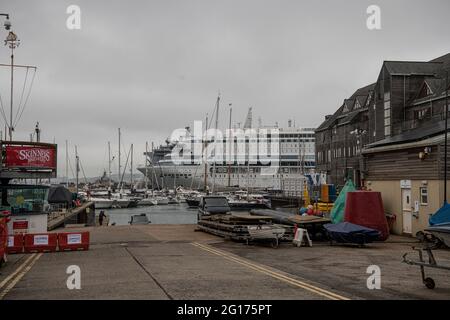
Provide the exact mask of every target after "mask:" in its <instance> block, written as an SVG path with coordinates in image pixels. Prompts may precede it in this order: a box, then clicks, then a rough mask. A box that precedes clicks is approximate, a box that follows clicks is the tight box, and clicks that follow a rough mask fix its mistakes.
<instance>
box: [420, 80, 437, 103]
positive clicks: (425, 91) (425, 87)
mask: <svg viewBox="0 0 450 320" xmlns="http://www.w3.org/2000/svg"><path fill="white" fill-rule="evenodd" d="M432 94H433V91H432V90H431V88H430V86H429V85H428V84H427V83H426V82H424V83H423V86H422V89H420V92H419V96H418V97H417V98H419V99H420V98H425V97H428V96H431V95H432Z"/></svg>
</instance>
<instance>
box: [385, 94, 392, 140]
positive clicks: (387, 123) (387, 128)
mask: <svg viewBox="0 0 450 320" xmlns="http://www.w3.org/2000/svg"><path fill="white" fill-rule="evenodd" d="M389 98H390V93H389V92H386V93H385V94H384V135H385V136H389V135H391V101H390V100H389Z"/></svg>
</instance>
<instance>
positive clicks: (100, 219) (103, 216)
mask: <svg viewBox="0 0 450 320" xmlns="http://www.w3.org/2000/svg"><path fill="white" fill-rule="evenodd" d="M105 217H106V215H105V211H103V210H101V211H100V214H99V215H98V223H99V224H100V225H103V220H104V219H105Z"/></svg>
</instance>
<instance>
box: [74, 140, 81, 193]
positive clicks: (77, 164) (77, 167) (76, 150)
mask: <svg viewBox="0 0 450 320" xmlns="http://www.w3.org/2000/svg"><path fill="white" fill-rule="evenodd" d="M75 166H76V167H75V171H76V172H75V176H76V190H77V194H78V173H79V172H80V158H79V157H78V149H77V146H75Z"/></svg>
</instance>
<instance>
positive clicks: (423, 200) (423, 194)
mask: <svg viewBox="0 0 450 320" xmlns="http://www.w3.org/2000/svg"><path fill="white" fill-rule="evenodd" d="M420 204H421V205H427V204H428V188H427V187H422V188H420Z"/></svg>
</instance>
